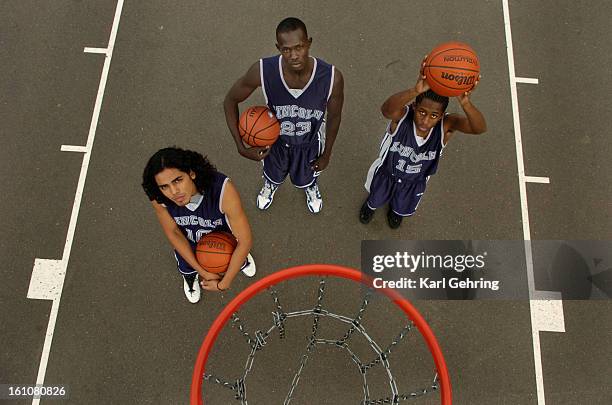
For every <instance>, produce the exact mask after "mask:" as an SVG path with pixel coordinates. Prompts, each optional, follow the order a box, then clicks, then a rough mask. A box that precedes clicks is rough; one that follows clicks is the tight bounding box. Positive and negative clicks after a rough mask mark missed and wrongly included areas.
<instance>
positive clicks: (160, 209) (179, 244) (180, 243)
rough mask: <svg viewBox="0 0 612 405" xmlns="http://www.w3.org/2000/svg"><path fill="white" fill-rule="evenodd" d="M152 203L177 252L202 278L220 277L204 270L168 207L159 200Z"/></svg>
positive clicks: (165, 232)
mask: <svg viewBox="0 0 612 405" xmlns="http://www.w3.org/2000/svg"><path fill="white" fill-rule="evenodd" d="M151 204H153V209H154V210H155V215H156V216H157V219H158V220H159V223H160V225H161V227H162V229H163V231H164V234H165V235H166V237H167V238H168V241H169V242H170V244H171V245H172V247H173V248H174V249H175V250H176V251H177V253H178V254H179V255H180V256H181V257H182V258H184V259H185V261H186V262H187V263H189V265H190V266H191V267H193V269H194V270H195V271H197V272H198V274H199V275H200V277H201V278H203V279H209V280H212V279H216V278H219V276H218V275H217V274H214V273H209V272H207V271H206V270H204V269H203V268H202V266H200V263H198V261H197V259H196V257H195V254H194V253H193V249H192V248H191V246H190V245H189V242H188V241H187V238H185V235H183V234H182V233H181V230H180V229H179V227H178V226H177V225H176V222H174V219H172V217H171V216H170V213H168V210H167V209H166V207H164V206H163V205H161V204H159V203H158V202H157V201H151Z"/></svg>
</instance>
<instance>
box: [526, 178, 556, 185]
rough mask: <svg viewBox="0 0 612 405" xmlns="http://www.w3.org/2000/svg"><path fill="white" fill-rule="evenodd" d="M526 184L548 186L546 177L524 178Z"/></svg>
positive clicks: (548, 182) (548, 180)
mask: <svg viewBox="0 0 612 405" xmlns="http://www.w3.org/2000/svg"><path fill="white" fill-rule="evenodd" d="M525 182H526V183H540V184H550V179H549V178H548V177H536V176H525Z"/></svg>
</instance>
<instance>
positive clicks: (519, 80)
mask: <svg viewBox="0 0 612 405" xmlns="http://www.w3.org/2000/svg"><path fill="white" fill-rule="evenodd" d="M514 81H516V82H517V83H527V84H538V83H539V81H538V79H533V78H531V77H515V78H514Z"/></svg>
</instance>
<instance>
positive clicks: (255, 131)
mask: <svg viewBox="0 0 612 405" xmlns="http://www.w3.org/2000/svg"><path fill="white" fill-rule="evenodd" d="M238 131H239V132H240V137H241V138H242V140H243V141H244V142H245V143H247V144H248V145H250V146H269V145H272V144H273V143H274V142H276V140H277V139H278V137H279V135H280V124H279V123H278V121H277V120H276V117H275V116H274V113H272V111H270V110H269V109H268V107H265V106H253V107H249V108H247V109H246V110H245V111H243V112H242V114H241V115H240V120H239V121H238Z"/></svg>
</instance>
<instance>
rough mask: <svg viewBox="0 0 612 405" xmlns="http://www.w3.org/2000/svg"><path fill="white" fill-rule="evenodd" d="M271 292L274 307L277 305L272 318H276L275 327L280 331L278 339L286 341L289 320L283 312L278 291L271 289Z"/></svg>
mask: <svg viewBox="0 0 612 405" xmlns="http://www.w3.org/2000/svg"><path fill="white" fill-rule="evenodd" d="M269 290H270V294H271V295H272V299H273V300H274V305H276V312H272V316H273V318H274V325H276V328H277V329H278V337H279V338H280V339H284V338H285V319H286V318H287V314H286V313H285V312H284V311H283V308H282V306H281V304H280V299H279V298H278V293H277V292H276V290H275V289H274V288H273V287H270V288H269Z"/></svg>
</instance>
